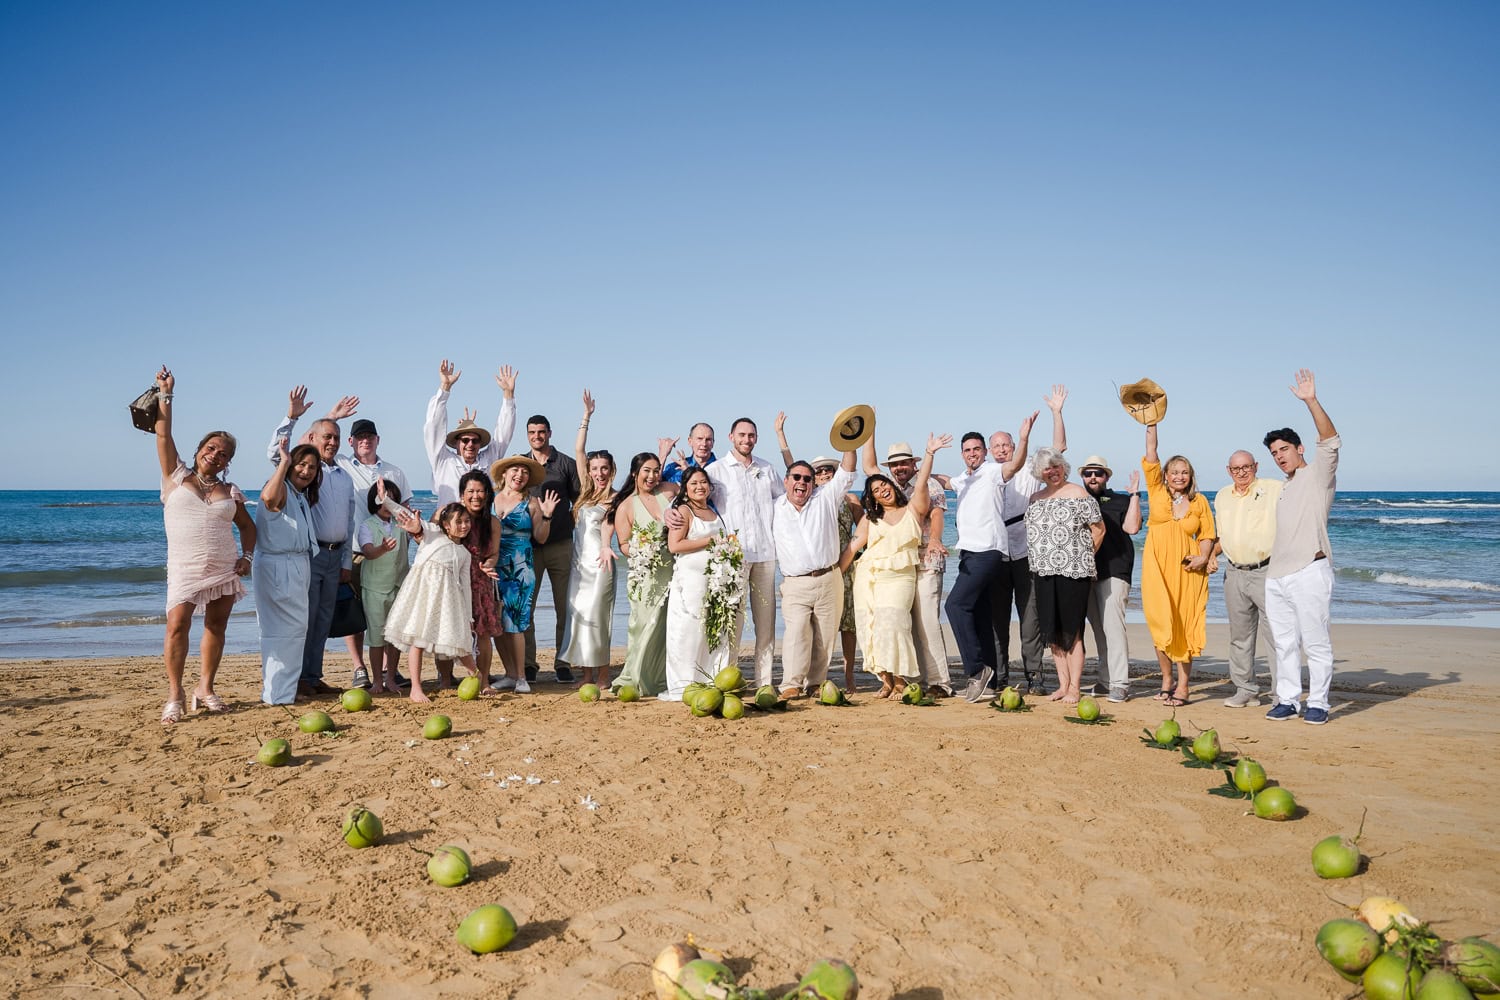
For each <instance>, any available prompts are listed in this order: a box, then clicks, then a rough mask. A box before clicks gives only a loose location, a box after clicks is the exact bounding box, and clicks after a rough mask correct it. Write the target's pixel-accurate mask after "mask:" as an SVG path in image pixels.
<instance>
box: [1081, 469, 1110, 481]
mask: <svg viewBox="0 0 1500 1000" xmlns="http://www.w3.org/2000/svg"><path fill="white" fill-rule="evenodd" d="M1078 474H1079V475H1080V476H1082V477H1083V478H1084V479H1108V478H1109V473H1107V472H1105V471H1104V470H1103V469H1084V470H1083V471H1082V472H1080V473H1078Z"/></svg>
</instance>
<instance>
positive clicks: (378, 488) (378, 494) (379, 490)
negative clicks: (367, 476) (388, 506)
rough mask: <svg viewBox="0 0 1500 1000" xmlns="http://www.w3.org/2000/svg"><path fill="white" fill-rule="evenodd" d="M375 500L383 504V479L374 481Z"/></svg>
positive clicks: (378, 478) (379, 478)
mask: <svg viewBox="0 0 1500 1000" xmlns="http://www.w3.org/2000/svg"><path fill="white" fill-rule="evenodd" d="M375 499H376V501H377V502H379V503H380V504H382V505H384V503H385V478H384V477H377V478H376V480H375Z"/></svg>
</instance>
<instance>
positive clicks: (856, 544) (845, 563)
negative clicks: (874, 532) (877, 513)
mask: <svg viewBox="0 0 1500 1000" xmlns="http://www.w3.org/2000/svg"><path fill="white" fill-rule="evenodd" d="M869 537H870V519H869V518H868V517H867V518H865V519H864V520H862V521H860V522H859V523H858V524H856V525H855V526H854V530H853V531H852V532H850V533H849V544H848V546H847V547H845V549H844V551H842V552H840V553H839V572H840V573H847V572H848V571H849V567H850V566H851V565H852V564H853V563H854V557H855V555H856V554H857V553H858V552H859V550H860V549H862V548H864V547H865V541H866V540H867V539H868V538H869Z"/></svg>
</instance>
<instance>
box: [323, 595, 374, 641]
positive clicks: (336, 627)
mask: <svg viewBox="0 0 1500 1000" xmlns="http://www.w3.org/2000/svg"><path fill="white" fill-rule="evenodd" d="M364 630H365V606H364V604H363V603H362V602H361V601H360V599H359V594H358V592H356V591H355V589H354V588H353V587H351V586H349V584H347V583H341V584H339V597H338V603H337V604H335V605H334V606H333V621H332V622H330V623H329V625H328V638H330V639H339V638H342V637H343V636H346V635H357V634H358V633H360V632H363V631H364Z"/></svg>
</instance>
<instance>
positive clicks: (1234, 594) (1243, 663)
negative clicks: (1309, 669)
mask: <svg viewBox="0 0 1500 1000" xmlns="http://www.w3.org/2000/svg"><path fill="white" fill-rule="evenodd" d="M1258 470H1259V465H1258V464H1257V463H1256V461H1255V456H1253V455H1251V454H1250V453H1249V452H1248V451H1237V452H1235V453H1234V454H1233V455H1230V456H1229V479H1230V484H1229V485H1228V486H1226V487H1224V488H1223V489H1222V490H1220V491H1219V493H1218V495H1217V496H1215V497H1214V523H1215V524H1217V525H1218V527H1219V537H1218V538H1217V539H1215V540H1214V549H1213V554H1212V555H1211V556H1210V557H1209V562H1208V571H1209V573H1217V572H1218V569H1219V560H1218V557H1219V556H1220V555H1223V556H1224V560H1225V562H1227V563H1228V564H1229V565H1228V566H1227V567H1225V569H1224V610H1225V611H1226V612H1228V614H1229V679H1230V680H1231V681H1233V682H1234V687H1235V692H1234V694H1233V696H1231V697H1229V698H1227V699H1226V700H1225V701H1224V704H1225V705H1228V706H1229V707H1230V708H1244V707H1245V706H1247V705H1259V704H1260V687H1259V686H1258V684H1257V683H1256V680H1255V637H1256V635H1257V634H1259V632H1260V626H1261V624H1262V623H1263V622H1264V623H1265V624H1266V625H1267V627H1269V626H1270V621H1269V620H1268V619H1267V618H1266V566H1267V565H1268V564H1269V563H1270V561H1271V545H1272V543H1274V542H1275V541H1276V501H1277V500H1278V499H1280V497H1281V483H1280V482H1279V481H1277V480H1274V479H1260V478H1258V477H1257V476H1256V472H1257V471H1258ZM1272 655H1275V654H1274V650H1273V652H1272Z"/></svg>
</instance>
